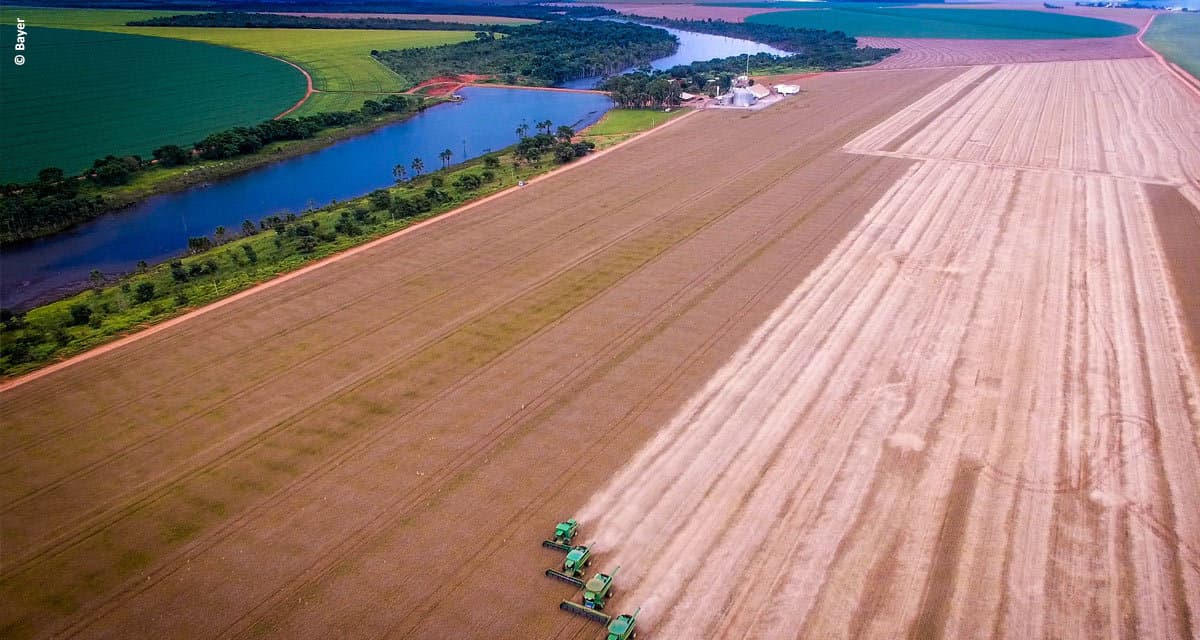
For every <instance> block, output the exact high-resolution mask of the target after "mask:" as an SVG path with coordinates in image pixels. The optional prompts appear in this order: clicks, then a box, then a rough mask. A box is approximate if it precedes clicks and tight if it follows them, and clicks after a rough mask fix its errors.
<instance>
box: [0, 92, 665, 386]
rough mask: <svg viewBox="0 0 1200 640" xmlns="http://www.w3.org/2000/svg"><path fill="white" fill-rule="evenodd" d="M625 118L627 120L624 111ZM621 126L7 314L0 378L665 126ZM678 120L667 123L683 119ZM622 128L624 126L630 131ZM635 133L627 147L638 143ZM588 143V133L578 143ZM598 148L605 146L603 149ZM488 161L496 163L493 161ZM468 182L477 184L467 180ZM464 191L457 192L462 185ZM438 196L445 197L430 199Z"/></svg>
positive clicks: (426, 178) (297, 220)
mask: <svg viewBox="0 0 1200 640" xmlns="http://www.w3.org/2000/svg"><path fill="white" fill-rule="evenodd" d="M618 113H620V112H618ZM615 118H616V119H617V123H616V124H615V125H614V124H613V123H612V122H611V121H610V122H609V123H603V121H601V123H602V124H603V126H602V128H601V131H604V133H603V134H601V135H600V136H598V139H599V138H603V140H600V142H605V141H607V143H608V144H609V145H612V146H608V148H607V149H605V150H604V151H599V152H597V153H593V154H591V155H589V156H587V157H584V158H581V159H579V160H576V161H574V162H571V163H569V164H566V165H562V166H559V165H553V164H551V163H549V162H545V163H543V164H537V165H531V164H528V163H524V162H519V161H517V160H516V156H515V154H514V153H513V150H514V148H515V147H510V148H508V149H505V150H503V151H501V152H500V153H497V154H493V155H491V156H485V157H484V158H477V159H475V160H472V161H469V162H466V163H463V164H460V165H456V166H453V167H449V168H447V169H443V170H441V171H437V172H434V173H430V174H426V175H423V176H420V177H419V178H417V179H415V180H412V181H410V182H407V183H404V184H403V185H402V186H397V187H392V188H389V189H381V190H378V191H375V192H373V193H371V194H368V195H366V196H363V197H359V198H354V199H352V200H348V201H346V202H340V203H336V204H332V205H330V206H327V207H322V208H319V209H315V210H313V211H310V212H307V213H305V214H303V215H288V216H283V217H278V216H274V217H272V218H268V219H266V220H264V221H263V223H262V224H260V225H259V227H258V228H257V229H256V230H255V233H254V234H253V235H246V236H243V237H240V238H236V239H233V240H231V241H228V242H223V243H221V244H219V246H214V247H213V248H211V249H209V250H207V251H204V252H200V253H197V254H195V255H192V256H188V257H186V258H182V259H179V260H172V261H169V262H166V263H163V264H159V265H156V266H153V267H148V268H145V269H144V270H142V271H140V272H138V273H134V274H131V275H128V276H125V277H122V278H120V279H119V280H117V281H116V282H112V283H97V286H96V287H95V288H93V289H92V290H89V291H87V292H84V293H80V294H78V295H74V296H71V297H69V298H66V299H63V300H59V301H57V302H53V303H50V304H46V305H42V306H39V307H36V308H34V309H31V310H30V311H29V312H28V313H26V314H24V315H21V316H16V315H7V314H6V315H5V316H4V317H3V318H2V319H0V320H3V322H2V323H0V376H2V377H11V376H15V375H20V374H23V373H27V372H30V371H34V370H36V369H39V368H41V367H44V366H45V365H47V364H50V363H52V362H56V361H59V360H62V359H64V358H68V357H71V356H74V355H77V354H80V353H82V352H85V351H88V350H90V349H93V348H95V347H97V346H100V345H103V344H106V343H110V342H112V341H114V340H118V339H121V338H123V337H126V336H128V335H129V334H131V333H136V332H139V331H142V330H143V329H146V328H148V327H151V326H154V325H156V324H159V323H161V322H164V321H167V320H170V319H172V318H176V317H179V316H182V315H184V314H187V313H194V312H195V311H196V309H197V308H201V307H205V306H206V305H210V304H212V303H215V302H218V301H220V300H222V299H225V298H228V297H229V296H232V295H236V294H240V293H245V292H246V291H247V290H248V289H250V288H252V287H255V286H262V285H263V284H264V283H269V282H270V281H273V280H275V279H276V278H278V277H280V276H284V275H285V274H288V273H290V272H294V271H296V270H298V269H302V268H309V267H313V266H315V264H314V263H320V262H323V261H328V260H333V259H336V257H337V256H338V255H339V254H342V253H343V252H346V251H348V250H353V249H354V248H355V247H359V246H361V245H364V244H366V243H370V242H372V241H381V240H385V239H386V238H388V237H391V236H394V235H395V234H397V233H401V232H403V231H404V230H405V229H407V228H410V227H412V226H414V225H417V224H421V223H424V222H426V221H431V220H432V219H434V218H437V217H440V216H443V215H446V214H448V213H456V212H461V211H464V210H465V208H468V207H471V206H474V204H475V203H478V202H481V201H484V200H486V199H488V198H491V197H498V196H500V195H502V194H503V193H504V192H506V191H508V190H510V189H514V188H520V187H519V186H518V185H520V184H521V183H522V182H528V181H530V180H534V179H540V178H539V176H543V175H546V174H549V173H551V172H553V171H557V170H566V169H569V168H571V167H573V166H577V165H579V164H582V163H585V162H588V161H590V159H591V158H593V157H596V156H597V155H599V154H603V153H608V152H610V151H612V150H615V149H617V148H619V147H620V146H621V143H616V144H614V143H613V142H612V139H613V137H614V136H618V135H621V134H622V131H621V130H620V128H621V127H622V126H628V127H629V128H631V129H640V130H641V132H642V133H641V135H644V134H645V133H647V132H649V131H654V130H657V129H658V128H661V126H662V125H663V124H667V123H668V122H669V121H668V122H659V123H657V124H658V126H655V127H654V128H651V129H645V128H644V127H646V126H647V123H648V122H653V121H652V120H650V119H647V118H637V117H633V118H629V117H624V118H623V117H622V116H620V115H618V116H615ZM678 119H679V118H678V117H675V118H672V119H671V120H670V121H677V120H678ZM622 123H625V124H624V125H623V124H622ZM636 136H637V134H636V133H635V134H631V135H629V137H628V138H626V139H625V140H623V141H622V142H628V140H629V139H632V138H633V137H636ZM577 138H579V139H583V140H587V139H588V138H589V134H588V133H587V132H584V133H583V134H582V135H580V136H577ZM597 146H606V145H603V144H600V143H597ZM487 158H492V159H491V160H488V159H487ZM488 172H490V180H489V179H488V177H489V173H488ZM464 175H473V176H476V177H478V179H479V182H478V187H475V188H471V187H470V186H469V185H471V184H475V182H474V179H470V180H464V179H463V176H464ZM459 184H462V185H465V186H463V187H458V186H456V185H459ZM431 189H433V190H436V191H437V192H440V193H435V192H431ZM416 196H420V197H427V198H431V199H441V198H445V199H444V200H441V201H440V202H438V204H436V205H435V206H433V208H432V209H430V210H429V211H427V212H423V213H420V214H417V215H407V212H404V211H398V210H397V209H396V207H395V206H394V205H393V203H395V202H397V201H400V200H409V199H412V198H414V197H416Z"/></svg>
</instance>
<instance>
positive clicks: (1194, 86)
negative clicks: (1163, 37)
mask: <svg viewBox="0 0 1200 640" xmlns="http://www.w3.org/2000/svg"><path fill="white" fill-rule="evenodd" d="M1159 15H1161V14H1158V13H1156V14H1154V15H1152V16H1150V19H1149V20H1147V21H1146V25H1145V26H1144V27H1142V29H1141V31H1138V34H1137V42H1138V44H1140V45H1142V48H1143V49H1145V50H1146V51H1149V52H1150V55H1152V56H1154V57H1155V59H1157V60H1158V62H1159V64H1161V65H1162V66H1163V67H1165V68H1166V70H1167V71H1168V72H1169V73H1170V74H1171V75H1172V76H1174V77H1175V78H1177V79H1178V80H1179V81H1181V82H1183V85H1184V86H1185V87H1187V89H1188V91H1190V92H1191V93H1192V95H1194V96H1196V97H1197V98H1200V80H1197V79H1195V78H1192V76H1191V75H1188V74H1186V73H1185V72H1183V71H1181V70H1180V69H1179V67H1178V65H1176V64H1174V63H1172V62H1170V61H1168V60H1167V59H1166V58H1164V57H1163V55H1162V54H1161V53H1159V52H1158V51H1157V50H1156V49H1155V48H1154V47H1152V46H1150V45H1148V44H1146V41H1145V40H1143V39H1142V38H1143V36H1145V35H1146V32H1147V31H1149V30H1150V25H1152V24H1154V19H1155V18H1157V17H1158V16H1159Z"/></svg>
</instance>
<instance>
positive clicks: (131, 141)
mask: <svg viewBox="0 0 1200 640" xmlns="http://www.w3.org/2000/svg"><path fill="white" fill-rule="evenodd" d="M178 13H188V12H180V11H141V10H110V9H43V8H24V7H11V6H5V7H0V21H2V22H3V23H4V24H8V25H14V24H16V18H17V17H20V18H21V19H22V20H24V21H25V24H26V25H27V30H31V31H30V42H29V46H30V50H29V51H28V52H27V53H28V55H27V58H28V63H27V64H26V65H25V66H24V67H22V68H20V69H15V68H14V71H13V72H12V73H9V72H8V70H7V69H6V70H5V73H4V74H2V76H0V91H2V92H3V93H2V94H0V109H2V111H0V116H2V117H3V123H4V129H3V133H4V135H5V137H6V138H7V139H8V141H9V142H10V143H15V144H18V145H20V148H21V149H22V152H21V153H20V154H17V153H8V154H5V159H4V160H3V164H2V165H0V181H4V182H8V181H13V180H26V179H28V178H30V177H32V176H33V175H34V174H36V172H37V171H38V170H40V169H42V168H44V167H46V166H58V167H60V168H62V169H64V170H66V171H68V172H75V171H79V170H82V169H84V168H86V167H87V166H90V164H91V161H92V160H93V159H95V158H96V157H98V156H103V155H107V154H109V153H112V154H118V155H123V154H139V155H143V156H145V155H148V153H149V151H151V150H152V149H154V148H155V147H158V146H161V145H163V144H181V145H182V144H189V143H191V142H195V141H196V140H198V139H200V138H202V137H204V136H205V135H207V134H209V133H212V132H214V131H218V130H221V129H225V128H228V127H232V126H237V125H250V124H255V123H257V122H260V121H262V120H266V119H269V118H271V117H273V116H276V115H278V114H279V113H281V112H283V111H284V110H286V109H287V108H288V107H290V106H292V105H293V104H295V103H296V101H297V100H299V99H300V98H301V97H302V96H303V95H304V87H305V84H304V80H303V77H302V76H301V74H300V73H299V72H298V71H296V70H295V69H293V68H292V67H290V66H288V65H286V64H283V63H281V62H278V61H276V60H271V59H270V58H266V57H263V56H260V55H256V54H255V53H250V52H258V53H263V54H267V55H270V56H275V57H278V58H282V59H285V60H288V61H291V62H293V63H295V64H297V65H299V66H301V67H303V68H304V69H306V70H307V71H308V72H309V73H310V74H311V75H312V77H313V84H314V87H315V88H316V89H317V90H319V91H322V92H324V93H317V94H314V95H313V96H312V97H311V98H310V99H309V100H308V101H307V102H305V104H304V106H303V107H301V108H300V109H298V110H297V111H295V112H294V115H297V116H299V115H306V114H310V113H316V112H319V111H338V110H350V109H357V108H359V107H361V106H362V103H363V101H364V100H367V99H370V98H376V99H377V98H379V97H381V94H385V93H394V92H397V91H402V90H404V89H407V88H408V87H407V86H405V85H404V84H403V83H402V81H401V79H400V78H399V77H398V76H396V74H394V73H392V71H391V70H389V69H387V68H386V67H384V66H383V65H381V64H379V63H378V62H376V61H375V59H374V58H372V57H371V55H370V52H371V50H372V49H380V50H382V49H400V48H407V47H425V46H434V45H439V44H446V43H453V42H460V41H463V40H468V39H470V38H472V37H473V34H472V33H470V32H466V31H380V30H332V29H331V30H313V29H204V28H173V27H155V28H152V27H128V26H125V23H126V22H128V21H130V20H142V19H146V18H149V17H153V16H160V15H175V14H178ZM99 32H103V33H99ZM145 36H152V37H145ZM15 37H16V32H15V29H5V30H4V31H3V38H4V40H3V43H4V46H5V50H6V51H11V50H12V45H13V43H12V42H11V40H12V39H13V38H15ZM211 45H219V46H211ZM242 50H244V51H242ZM43 52H44V53H43Z"/></svg>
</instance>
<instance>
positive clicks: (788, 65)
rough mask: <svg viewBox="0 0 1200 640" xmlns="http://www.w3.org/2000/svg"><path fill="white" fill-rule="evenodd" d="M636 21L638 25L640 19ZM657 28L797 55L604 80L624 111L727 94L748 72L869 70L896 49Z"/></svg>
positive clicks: (729, 26)
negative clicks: (697, 96)
mask: <svg viewBox="0 0 1200 640" xmlns="http://www.w3.org/2000/svg"><path fill="white" fill-rule="evenodd" d="M639 20H641V19H640V18H639ZM647 21H648V22H650V23H652V24H656V25H661V26H666V27H673V28H677V29H683V30H687V31H696V32H701V33H709V34H713V35H720V36H726V37H731V38H741V39H745V40H753V41H755V42H760V43H763V44H768V45H771V46H773V47H775V48H777V49H781V50H784V51H792V52H795V53H793V54H792V55H788V56H777V55H772V54H769V53H757V54H754V55H740V56H730V57H728V58H714V59H712V60H705V61H698V62H693V63H691V64H686V65H678V66H675V67H671V68H670V69H666V70H663V71H655V70H652V69H650V68H648V67H646V68H642V69H638V70H637V71H635V72H632V73H626V74H622V75H618V76H610V77H608V78H606V79H605V80H604V81H603V82H602V83H601V85H600V89H601V90H603V91H607V92H609V94H610V95H611V96H612V99H613V102H615V103H616V104H617V105H618V106H620V107H623V108H627V109H639V108H662V107H671V106H675V105H678V104H679V103H680V94H681V93H682V92H685V91H686V92H689V93H697V94H701V93H703V94H708V95H716V94H718V93H721V92H724V91H727V90H728V89H729V87H730V86H731V84H732V81H733V79H734V78H735V77H737V76H738V75H741V74H743V73H745V71H746V69H747V68H749V69H750V70H751V71H752V72H754V71H758V72H762V71H786V70H790V69H802V68H808V69H821V70H825V71H833V70H837V69H846V68H850V67H858V66H862V65H867V64H873V63H875V62H879V61H880V60H883V59H884V58H886V57H887V56H889V55H892V54H893V53H896V52H897V51H898V49H877V48H872V47H864V48H859V47H858V41H857V40H855V39H854V38H851V37H849V36H847V35H846V34H844V33H842V32H840V31H833V32H830V31H818V30H814V29H793V28H790V27H779V26H776V25H763V24H755V23H730V22H723V21H720V20H668V19H663V18H655V19H647Z"/></svg>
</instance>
